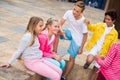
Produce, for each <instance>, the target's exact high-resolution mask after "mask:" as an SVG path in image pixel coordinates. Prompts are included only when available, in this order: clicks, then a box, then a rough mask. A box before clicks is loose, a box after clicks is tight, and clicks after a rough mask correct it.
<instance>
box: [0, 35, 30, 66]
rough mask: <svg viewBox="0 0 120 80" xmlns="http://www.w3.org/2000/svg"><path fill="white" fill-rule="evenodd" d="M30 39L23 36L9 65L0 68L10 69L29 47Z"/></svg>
mask: <svg viewBox="0 0 120 80" xmlns="http://www.w3.org/2000/svg"><path fill="white" fill-rule="evenodd" d="M29 41H30V38H28V37H27V36H23V38H22V39H21V41H20V44H19V47H18V49H17V51H16V52H15V53H14V54H13V56H12V57H11V59H10V60H9V61H8V63H4V64H1V65H0V66H5V67H10V65H11V64H12V63H13V62H14V61H15V60H16V59H17V58H18V57H19V56H20V55H21V54H22V52H23V51H24V50H25V49H26V47H28V45H29Z"/></svg>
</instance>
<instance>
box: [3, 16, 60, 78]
mask: <svg viewBox="0 0 120 80" xmlns="http://www.w3.org/2000/svg"><path fill="white" fill-rule="evenodd" d="M42 30H43V19H41V18H39V17H31V19H30V21H29V23H28V26H27V28H26V32H25V34H24V36H23V37H22V39H21V41H20V45H19V47H18V49H17V51H16V52H15V54H14V55H13V56H12V58H11V59H10V61H9V62H8V63H6V64H2V65H1V66H5V67H9V66H10V65H11V64H12V63H13V62H14V61H15V60H16V59H17V58H19V56H20V55H21V54H22V53H23V58H24V65H25V66H26V68H28V69H29V70H31V71H33V72H35V73H37V74H39V75H42V76H44V77H49V78H50V79H51V80H60V76H61V74H62V70H61V69H60V68H58V67H57V66H55V65H54V64H52V63H50V62H49V61H47V60H45V59H43V57H42V56H43V53H42V51H41V50H39V46H40V44H39V41H38V38H37V35H38V33H39V32H40V31H42Z"/></svg>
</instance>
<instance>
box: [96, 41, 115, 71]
mask: <svg viewBox="0 0 120 80" xmlns="http://www.w3.org/2000/svg"><path fill="white" fill-rule="evenodd" d="M115 47H116V45H115V43H114V44H113V45H112V46H111V47H110V48H109V50H108V53H107V56H106V58H105V59H104V60H102V59H101V58H97V59H96V61H97V63H98V64H99V65H100V66H101V67H102V68H105V69H106V68H108V67H109V66H110V65H111V63H112V61H113V59H114V57H115V56H116V53H117V50H116V48H115Z"/></svg>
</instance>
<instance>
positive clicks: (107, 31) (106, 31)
mask: <svg viewBox="0 0 120 80" xmlns="http://www.w3.org/2000/svg"><path fill="white" fill-rule="evenodd" d="M113 27H114V25H113V26H111V27H107V24H105V31H104V33H103V35H102V36H101V37H100V39H99V40H98V41H97V43H96V46H97V48H98V50H99V51H100V49H101V47H102V44H103V41H104V39H105V36H106V35H107V34H108V33H109V32H110V31H111V29H112V28H113Z"/></svg>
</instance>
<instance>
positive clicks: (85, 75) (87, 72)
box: [63, 54, 93, 80]
mask: <svg viewBox="0 0 120 80" xmlns="http://www.w3.org/2000/svg"><path fill="white" fill-rule="evenodd" d="M63 59H64V60H66V63H67V62H68V59H69V55H68V54H67V55H65V56H64V57H63ZM85 59H86V55H84V54H81V55H79V56H77V57H76V60H75V65H74V67H73V69H72V71H71V72H70V74H69V75H68V77H67V79H68V80H89V79H90V76H91V74H92V67H93V65H91V66H90V67H89V68H88V69H84V68H83V65H84V63H85Z"/></svg>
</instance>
